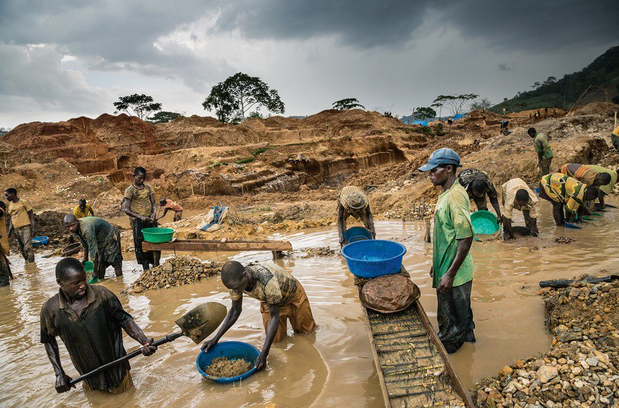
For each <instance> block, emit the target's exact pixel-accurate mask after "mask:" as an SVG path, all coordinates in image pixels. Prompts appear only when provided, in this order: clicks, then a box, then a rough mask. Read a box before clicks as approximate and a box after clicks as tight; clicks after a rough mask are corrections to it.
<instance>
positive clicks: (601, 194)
mask: <svg viewBox="0 0 619 408" xmlns="http://www.w3.org/2000/svg"><path fill="white" fill-rule="evenodd" d="M605 195H606V193H604V192H603V191H602V190H598V200H600V207H601V208H602V209H604V207H606V204H604V196H605ZM594 206H595V204H594Z"/></svg>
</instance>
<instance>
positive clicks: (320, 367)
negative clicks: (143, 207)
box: [0, 203, 619, 407]
mask: <svg viewBox="0 0 619 408" xmlns="http://www.w3.org/2000/svg"><path fill="white" fill-rule="evenodd" d="M550 212H551V209H550V206H549V205H546V203H543V204H542V214H544V217H543V218H542V219H541V220H540V229H541V232H542V235H543V238H541V239H532V238H531V239H530V238H520V239H518V240H517V241H515V242H508V243H505V242H501V241H489V242H483V243H475V244H474V245H473V250H472V251H473V259H474V262H475V268H476V271H475V280H474V285H473V311H474V314H475V321H476V324H477V330H476V334H477V343H475V344H466V345H465V346H463V348H462V349H461V350H460V351H458V352H457V353H456V354H455V355H453V361H454V363H455V366H456V369H457V371H458V373H459V375H460V376H461V378H462V380H463V381H464V383H465V384H466V385H467V386H469V387H470V386H472V385H473V384H474V382H475V381H477V380H479V379H480V378H482V377H484V376H488V375H493V374H495V373H496V372H497V370H499V369H500V368H501V367H502V366H503V365H505V364H508V363H511V362H513V361H514V360H516V359H518V358H525V357H528V356H532V355H535V354H537V353H539V352H542V351H544V350H546V349H547V348H548V347H549V341H550V336H549V335H548V334H547V333H546V332H545V330H544V325H543V319H544V316H543V305H542V301H541V298H540V297H539V296H538V295H536V291H537V290H538V287H537V284H538V282H539V281H540V280H544V279H553V278H563V277H571V276H573V275H575V274H580V273H592V274H599V271H600V270H601V269H609V270H611V268H612V265H611V264H612V263H613V262H614V260H615V258H614V252H615V245H614V244H613V243H614V242H617V238H618V237H619V232H617V228H616V225H617V223H618V222H619V210H610V212H607V213H605V215H604V218H603V220H601V221H596V222H594V223H592V224H589V225H587V226H585V229H583V230H579V231H576V230H565V229H563V228H556V227H555V226H554V225H553V223H552V219H551V217H550ZM521 221H522V219H519V218H516V222H521ZM377 235H378V236H379V238H384V239H393V240H397V241H399V242H401V243H403V244H404V245H406V247H407V248H408V253H407V254H406V256H405V259H404V264H405V266H406V267H407V269H408V270H409V272H410V273H411V275H412V278H413V280H414V281H415V282H416V283H417V284H418V285H419V286H420V288H421V291H422V298H421V300H422V303H423V305H424V307H425V308H426V310H427V311H428V313H429V314H430V316H431V318H432V319H434V316H435V310H436V298H435V295H434V290H433V289H432V288H431V286H430V279H429V277H428V274H427V272H428V269H429V266H430V262H431V245H430V244H424V243H423V242H422V236H423V227H422V225H421V224H419V223H406V224H403V223H400V222H388V221H384V222H379V223H378V224H377ZM559 235H566V236H570V237H572V238H575V239H576V240H577V242H576V243H574V244H568V245H560V244H555V243H554V242H553V240H554V238H555V237H556V236H559ZM272 238H287V239H290V240H291V241H292V243H293V245H294V246H295V247H296V248H302V247H308V246H324V245H331V246H332V247H336V246H337V232H336V231H335V230H333V229H329V230H325V229H322V230H310V231H303V232H298V233H294V234H290V235H287V236H286V235H277V236H273V237H272ZM207 256H211V258H212V259H213V258H217V259H219V260H223V259H224V258H226V257H227V254H222V253H219V254H204V257H205V259H206V257H207ZM234 257H235V258H236V259H238V260H241V261H249V260H256V259H264V260H266V259H269V258H270V253H242V254H237V255H234ZM57 260H58V259H51V258H50V259H44V258H40V257H37V265H36V267H34V266H32V267H31V266H28V267H26V268H24V264H23V262H22V261H21V260H20V259H18V257H16V256H12V257H11V261H12V262H13V270H14V273H15V275H16V279H15V280H14V281H13V282H12V285H11V287H10V288H0V366H1V367H2V370H1V371H0V406H65V407H81V406H109V407H117V406H122V407H138V406H172V407H186V406H188V407H197V406H206V405H214V404H215V405H218V406H222V407H241V406H264V405H266V404H267V403H275V404H277V406H280V407H308V406H314V407H322V406H358V407H378V406H381V405H382V395H381V391H380V385H379V383H378V377H377V375H376V371H375V368H374V364H373V360H372V355H371V350H370V345H369V342H368V337H367V333H366V329H365V325H364V321H363V318H362V315H361V310H360V305H359V302H358V299H357V296H356V291H355V288H354V286H353V279H352V276H351V275H350V274H349V273H348V271H347V268H346V265H345V262H344V260H343V259H342V258H341V257H339V256H329V257H316V258H309V259H299V258H295V259H285V260H283V261H281V264H282V266H284V267H286V268H288V269H290V270H291V271H292V272H293V274H294V275H295V276H296V277H297V278H298V279H299V280H300V281H301V282H302V283H303V285H304V286H305V289H306V291H307V293H308V296H309V298H310V301H311V304H312V309H313V312H314V317H315V319H316V322H317V323H318V325H319V327H318V329H317V331H316V333H314V334H311V335H295V336H290V337H288V338H287V339H285V340H284V341H282V342H281V343H278V344H276V345H274V346H273V348H272V350H271V354H270V356H269V366H268V368H267V369H266V370H265V371H263V372H261V373H258V374H256V375H254V376H252V377H250V378H248V379H247V380H246V381H244V382H243V384H242V385H240V386H238V385H237V386H232V385H215V384H209V383H206V382H204V381H203V380H202V379H201V378H200V376H199V375H198V372H197V371H196V369H195V366H194V361H195V358H196V356H197V354H198V352H199V348H198V347H197V346H196V345H195V344H193V343H192V342H191V341H190V340H188V339H185V338H181V339H179V340H176V341H175V342H174V343H171V344H167V345H164V346H162V347H161V348H160V349H159V351H158V352H157V353H156V354H155V355H154V356H152V357H138V358H136V359H134V360H132V375H133V379H134V382H135V384H136V387H135V388H134V389H132V390H131V391H129V392H126V393H124V394H121V395H107V394H104V393H100V392H85V391H83V390H82V388H81V387H79V388H78V389H77V390H73V391H71V392H69V393H66V394H61V395H58V394H56V393H55V391H54V388H53V383H54V375H53V371H52V368H51V365H50V364H49V362H48V361H47V358H46V355H45V351H44V349H43V347H42V346H41V345H40V344H39V343H38V337H39V317H38V315H39V311H40V307H41V304H42V303H43V302H44V301H45V300H46V299H47V298H49V297H50V296H52V295H53V294H54V293H56V291H57V286H56V283H55V279H54V270H53V268H54V265H55V263H56V262H57ZM135 267H136V265H135V264H134V263H132V262H125V263H124V269H125V276H124V277H123V278H112V279H108V280H106V281H105V282H104V283H103V284H104V285H105V286H106V287H108V288H109V289H111V290H112V291H114V292H115V293H117V294H119V298H120V299H121V302H122V303H123V304H124V305H125V307H126V309H127V310H128V311H129V312H130V313H131V314H132V315H133V316H134V318H135V319H136V321H137V322H138V324H139V325H140V326H141V327H142V328H143V329H144V331H145V332H146V333H147V334H148V335H149V336H154V337H161V336H163V335H165V334H167V333H170V332H172V331H174V330H175V327H174V320H175V319H177V318H178V317H179V316H180V315H182V314H183V313H185V312H186V311H188V310H189V309H190V308H192V307H193V306H195V305H197V304H199V303H202V302H206V301H219V302H222V303H223V304H225V305H227V306H229V304H230V300H229V298H228V295H227V293H226V291H225V290H224V289H225V288H223V286H222V284H221V282H220V281H219V279H216V278H211V279H209V280H207V281H205V282H202V283H198V284H193V285H186V286H181V287H176V288H170V289H164V290H158V291H147V292H145V293H141V294H137V295H130V296H128V295H124V294H120V292H121V291H122V290H123V289H125V288H127V287H129V286H130V285H131V283H132V282H133V281H134V280H135V279H137V277H138V276H139V273H138V272H137V271H136V270H135V269H134V268H135ZM263 338H264V332H263V328H262V322H261V318H260V314H259V304H258V302H257V301H255V300H253V299H247V298H246V299H245V300H244V311H243V314H242V315H241V317H240V319H239V322H238V323H237V325H236V326H235V327H234V328H233V329H231V330H230V331H229V332H228V334H227V335H226V336H225V337H224V340H241V341H245V342H248V343H251V344H254V345H256V346H258V347H260V346H261V345H262V341H263ZM125 345H126V347H127V348H128V349H133V348H134V347H135V346H136V343H135V341H133V340H132V339H131V338H128V337H126V336H125ZM61 352H62V360H63V362H64V367H65V369H66V371H67V372H68V373H69V375H72V376H74V375H75V374H76V372H75V370H74V368H73V367H72V365H71V363H70V360H69V358H68V355H67V354H66V351H65V349H64V347H63V346H62V345H61Z"/></svg>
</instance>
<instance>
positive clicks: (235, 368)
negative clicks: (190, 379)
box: [204, 357, 252, 377]
mask: <svg viewBox="0 0 619 408" xmlns="http://www.w3.org/2000/svg"><path fill="white" fill-rule="evenodd" d="M251 367H252V364H251V363H250V362H248V361H246V360H244V359H242V358H239V359H236V360H228V359H227V358H226V357H217V358H214V359H213V361H211V364H210V365H209V366H207V367H206V368H205V369H204V371H205V372H206V373H207V374H208V375H212V376H213V377H236V376H238V375H241V374H245V373H246V372H248V371H249V370H251Z"/></svg>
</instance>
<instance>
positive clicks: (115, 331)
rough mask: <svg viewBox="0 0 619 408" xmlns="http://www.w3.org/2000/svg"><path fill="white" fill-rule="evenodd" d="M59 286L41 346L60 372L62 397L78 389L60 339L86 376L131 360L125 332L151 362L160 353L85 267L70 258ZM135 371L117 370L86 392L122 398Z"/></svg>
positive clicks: (44, 319)
mask: <svg viewBox="0 0 619 408" xmlns="http://www.w3.org/2000/svg"><path fill="white" fill-rule="evenodd" d="M56 282H57V283H58V285H59V286H60V290H59V291H58V293H57V294H56V295H54V296H52V297H51V298H50V299H49V300H48V301H47V302H45V303H44V304H43V307H42V308H41V343H43V344H44V345H45V351H46V352H47V356H48V358H49V361H50V363H51V364H52V367H54V373H55V374H56V391H57V392H59V393H61V392H66V391H69V390H70V389H71V388H75V385H70V384H69V383H70V381H71V377H69V376H68V375H67V374H66V373H65V371H64V369H63V368H62V364H61V362H60V352H59V351H58V343H57V341H56V337H57V336H60V338H61V339H62V342H63V343H64V345H65V346H66V348H67V351H68V352H69V357H71V361H72V362H73V366H74V367H75V368H76V369H77V371H78V372H79V373H80V375H83V374H86V373H88V372H90V371H92V370H94V369H96V368H99V367H100V366H102V365H104V364H107V363H110V362H112V361H114V360H117V359H119V358H121V357H123V356H125V355H127V352H126V351H125V347H124V345H123V338H122V331H121V328H122V329H124V330H125V332H126V333H127V334H128V335H129V336H131V337H132V338H133V339H135V340H136V341H137V342H138V343H140V344H141V345H142V348H141V351H142V354H143V355H145V356H149V355H151V354H153V353H154V352H155V351H156V350H157V347H155V346H152V345H151V344H152V342H153V340H152V339H148V338H147V337H146V336H145V335H144V332H142V329H140V327H139V326H138V325H137V324H136V323H135V322H134V321H133V318H132V317H131V315H130V314H129V313H127V312H125V310H124V309H123V307H122V305H121V304H120V301H119V300H118V298H117V297H116V295H115V294H114V293H112V292H111V291H110V290H109V289H107V288H105V287H104V286H98V285H93V286H91V285H89V284H88V283H86V272H85V271H84V266H83V265H82V264H81V262H80V261H78V260H77V259H75V258H64V259H62V260H61V261H60V262H58V264H57V265H56ZM130 368H131V367H130V366H129V362H128V361H127V362H125V363H122V364H118V365H115V366H113V367H111V368H109V369H107V370H105V371H103V372H101V373H99V374H97V375H94V376H92V377H90V378H87V379H86V380H84V389H87V390H99V391H107V392H111V393H114V394H119V393H121V392H123V391H125V390H126V389H128V388H130V387H131V386H132V385H133V382H132V381H131V375H130V374H129V370H130Z"/></svg>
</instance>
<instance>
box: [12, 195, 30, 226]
mask: <svg viewBox="0 0 619 408" xmlns="http://www.w3.org/2000/svg"><path fill="white" fill-rule="evenodd" d="M8 210H9V215H10V216H11V222H12V223H13V228H15V229H17V228H20V227H25V226H26V225H30V215H29V214H28V211H32V206H31V205H30V203H29V202H28V201H26V200H24V199H21V200H19V201H18V202H12V201H11V202H9V208H8Z"/></svg>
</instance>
